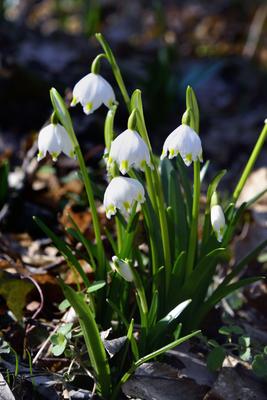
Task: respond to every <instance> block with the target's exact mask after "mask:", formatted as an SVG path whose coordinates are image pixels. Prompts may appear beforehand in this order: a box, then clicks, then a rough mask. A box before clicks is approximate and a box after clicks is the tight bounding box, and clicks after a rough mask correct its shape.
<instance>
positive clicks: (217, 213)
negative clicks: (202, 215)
mask: <svg viewBox="0 0 267 400" xmlns="http://www.w3.org/2000/svg"><path fill="white" fill-rule="evenodd" d="M210 219H211V226H212V228H213V230H214V232H215V235H216V237H217V240H218V242H221V241H222V239H223V234H224V229H225V217H224V213H223V209H222V207H221V206H220V205H218V204H216V205H214V206H211V210H210Z"/></svg>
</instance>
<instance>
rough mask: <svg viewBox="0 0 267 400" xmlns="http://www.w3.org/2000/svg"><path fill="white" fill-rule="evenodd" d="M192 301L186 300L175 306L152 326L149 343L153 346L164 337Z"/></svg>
mask: <svg viewBox="0 0 267 400" xmlns="http://www.w3.org/2000/svg"><path fill="white" fill-rule="evenodd" d="M189 303H191V300H190V299H189V300H185V301H183V302H182V303H180V304H178V305H177V306H176V307H174V308H173V309H172V310H171V311H170V312H169V313H168V314H167V315H165V317H164V318H162V319H161V320H159V321H158V322H157V323H156V325H155V326H154V327H153V328H151V330H150V332H149V337H150V343H149V345H150V346H151V347H152V348H153V347H154V346H155V344H156V343H157V341H158V340H160V339H161V338H164V335H165V334H166V333H167V331H168V330H169V329H170V327H171V325H172V324H173V323H175V322H176V321H177V318H178V317H179V316H180V315H181V313H182V312H183V311H184V309H185V308H186V307H187V306H188V305H189Z"/></svg>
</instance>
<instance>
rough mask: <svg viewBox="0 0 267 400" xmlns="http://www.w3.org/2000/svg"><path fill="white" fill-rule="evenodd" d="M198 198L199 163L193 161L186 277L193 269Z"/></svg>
mask: <svg viewBox="0 0 267 400" xmlns="http://www.w3.org/2000/svg"><path fill="white" fill-rule="evenodd" d="M199 200H200V163H199V161H195V162H194V192H193V207H192V222H191V230H190V237H189V245H188V254H187V267H186V278H188V277H189V276H190V274H191V272H192V271H193V266H194V261H195V254H196V248H197V242H198V214H199Z"/></svg>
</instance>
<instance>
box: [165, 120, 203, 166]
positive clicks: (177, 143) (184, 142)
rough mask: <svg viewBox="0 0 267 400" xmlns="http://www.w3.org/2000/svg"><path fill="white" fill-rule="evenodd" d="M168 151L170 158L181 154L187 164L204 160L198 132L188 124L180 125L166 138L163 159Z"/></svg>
mask: <svg viewBox="0 0 267 400" xmlns="http://www.w3.org/2000/svg"><path fill="white" fill-rule="evenodd" d="M168 153H169V158H170V159H171V158H174V157H176V156H177V155H178V154H180V155H181V157H182V159H183V161H184V163H185V165H186V166H189V165H190V164H191V163H192V161H196V160H197V159H199V161H202V146H201V140H200V138H199V136H198V134H197V133H196V132H195V131H194V130H193V129H192V128H190V126H188V125H185V124H182V125H180V126H178V128H176V129H175V130H174V131H173V132H172V133H171V134H170V135H169V136H168V137H167V139H166V140H165V143H164V145H163V150H162V155H161V159H163V158H164V157H166V156H167V154H168Z"/></svg>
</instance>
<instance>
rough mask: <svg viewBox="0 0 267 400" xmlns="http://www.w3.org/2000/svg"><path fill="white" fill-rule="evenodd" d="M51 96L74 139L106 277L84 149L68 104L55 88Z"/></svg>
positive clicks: (101, 272) (100, 271)
mask: <svg viewBox="0 0 267 400" xmlns="http://www.w3.org/2000/svg"><path fill="white" fill-rule="evenodd" d="M50 97H51V101H52V104H53V108H54V110H55V112H56V114H57V117H58V119H59V120H60V122H61V123H62V125H63V126H64V128H65V129H66V131H67V132H68V134H69V136H70V139H71V141H72V144H73V147H74V151H75V154H76V155H77V158H78V162H79V166H80V170H81V174H82V177H83V182H84V186H85V191H86V194H87V198H88V203H89V207H90V209H91V214H92V220H93V227H94V233H95V239H96V246H97V259H98V264H99V268H98V269H97V271H96V273H97V274H98V277H99V278H100V279H105V252H104V247H103V242H102V239H101V231H100V223H99V218H98V214H97V209H96V203H95V199H94V193H93V189H92V185H91V181H90V178H89V175H88V171H87V168H86V165H85V162H84V158H83V155H82V151H81V148H80V145H79V142H78V140H77V137H76V134H75V132H74V129H73V125H72V121H71V117H70V114H69V111H68V109H67V107H66V104H65V102H64V100H63V99H62V97H61V96H60V94H59V93H58V92H57V90H56V89H55V88H52V89H51V90H50Z"/></svg>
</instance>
